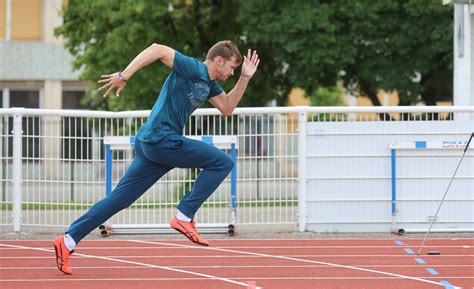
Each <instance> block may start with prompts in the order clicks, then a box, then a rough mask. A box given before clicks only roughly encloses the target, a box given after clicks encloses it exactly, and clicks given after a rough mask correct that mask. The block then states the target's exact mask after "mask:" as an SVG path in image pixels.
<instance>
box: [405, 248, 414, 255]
mask: <svg viewBox="0 0 474 289" xmlns="http://www.w3.org/2000/svg"><path fill="white" fill-rule="evenodd" d="M404 250H405V252H407V254H415V252H413V250H412V249H409V248H405V249H404Z"/></svg>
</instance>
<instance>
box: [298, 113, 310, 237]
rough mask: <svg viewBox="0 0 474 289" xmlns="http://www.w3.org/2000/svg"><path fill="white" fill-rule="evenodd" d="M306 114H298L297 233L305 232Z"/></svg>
mask: <svg viewBox="0 0 474 289" xmlns="http://www.w3.org/2000/svg"><path fill="white" fill-rule="evenodd" d="M307 117H308V114H307V113H306V112H304V111H301V112H299V113H298V132H299V133H298V231H299V232H305V231H306V215H307V214H306V121H307V119H306V118H307Z"/></svg>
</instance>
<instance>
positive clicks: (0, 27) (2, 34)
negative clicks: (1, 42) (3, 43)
mask: <svg viewBox="0 0 474 289" xmlns="http://www.w3.org/2000/svg"><path fill="white" fill-rule="evenodd" d="M6 32H7V1H6V0H0V39H5V38H6V34H7V33H6Z"/></svg>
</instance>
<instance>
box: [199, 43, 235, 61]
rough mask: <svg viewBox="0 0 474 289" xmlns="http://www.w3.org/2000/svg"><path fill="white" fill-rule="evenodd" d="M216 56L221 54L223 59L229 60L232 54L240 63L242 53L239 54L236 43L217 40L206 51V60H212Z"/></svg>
mask: <svg viewBox="0 0 474 289" xmlns="http://www.w3.org/2000/svg"><path fill="white" fill-rule="evenodd" d="M216 56H221V57H222V58H224V59H225V60H230V59H231V58H232V56H235V60H236V61H237V64H239V65H240V64H241V63H242V55H241V54H240V52H239V49H238V48H237V45H235V43H234V42H232V41H230V40H224V41H219V42H217V43H216V44H214V46H212V47H211V49H209V51H208V52H207V56H206V60H207V59H210V60H214V58H216Z"/></svg>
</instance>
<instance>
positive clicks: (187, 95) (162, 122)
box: [54, 41, 260, 274]
mask: <svg viewBox="0 0 474 289" xmlns="http://www.w3.org/2000/svg"><path fill="white" fill-rule="evenodd" d="M157 60H160V61H161V62H163V63H164V64H165V65H166V66H168V67H169V68H171V69H172V72H171V73H170V75H169V76H168V78H167V79H166V81H165V83H164V84H163V87H162V88H161V92H160V95H159V97H158V99H157V101H156V102H155V104H154V106H153V108H152V111H151V114H150V117H149V118H148V120H147V121H146V123H145V124H143V125H142V127H141V128H140V129H139V131H138V133H137V136H136V140H135V158H134V160H133V161H132V163H131V164H130V166H129V167H128V169H127V171H126V172H125V174H124V176H123V177H122V179H121V180H120V181H119V183H118V184H117V186H116V187H115V189H114V190H113V192H112V193H111V194H110V195H108V196H106V197H105V198H104V199H102V200H100V201H99V202H97V203H96V204H94V205H93V206H92V207H91V208H90V209H89V210H88V211H87V212H86V213H85V214H84V215H82V216H81V217H80V218H78V219H77V220H76V221H74V222H73V223H72V224H71V226H70V227H69V228H68V229H67V232H66V235H64V236H58V237H56V238H55V239H54V249H55V251H56V263H57V266H58V269H59V270H60V271H61V272H63V273H65V274H72V271H71V269H70V268H69V259H70V257H71V255H72V253H73V252H74V248H75V247H76V245H77V244H78V243H79V242H80V241H81V240H82V239H83V238H84V237H85V236H87V235H88V234H89V233H90V232H91V231H92V230H94V229H95V228H97V227H98V226H99V225H101V224H103V223H104V222H105V221H106V220H108V219H109V218H110V217H112V216H113V215H114V214H116V213H117V212H119V211H120V210H122V209H125V208H127V207H129V206H130V205H131V204H132V203H133V202H135V201H136V200H137V199H138V198H139V197H140V196H141V195H142V194H143V193H145V191H147V190H148V189H149V188H150V187H151V186H152V185H153V184H154V183H155V182H156V181H158V180H159V179H160V178H161V177H162V176H163V175H164V174H166V173H167V172H168V171H170V170H171V169H173V168H201V169H202V171H201V172H200V173H199V175H198V176H197V178H196V181H195V183H194V186H193V188H192V190H191V191H190V192H188V193H186V194H185V195H184V196H183V198H182V199H181V201H180V203H179V204H178V207H177V209H178V211H177V214H176V216H175V217H174V218H173V219H172V220H171V223H170V226H171V227H172V228H173V229H175V230H177V231H178V232H180V233H182V234H183V235H185V236H186V237H187V238H188V239H189V240H191V241H192V242H194V243H196V244H199V245H203V246H208V245H209V242H208V241H207V240H205V239H203V238H202V237H201V236H200V235H199V233H198V232H197V230H196V224H195V222H194V220H193V219H194V215H195V214H196V212H197V211H198V209H199V208H200V207H201V205H202V204H203V203H204V201H205V200H206V199H207V198H208V197H209V196H210V195H211V194H212V193H213V192H214V190H215V189H216V188H217V187H218V186H219V184H220V183H221V182H222V181H223V180H224V179H225V177H226V176H227V175H228V174H229V172H230V171H231V170H232V168H233V166H234V163H233V161H232V159H231V158H229V157H228V156H227V155H226V154H225V153H223V152H222V151H220V150H219V149H217V148H215V147H213V146H211V145H209V144H206V143H204V142H201V141H197V140H191V139H188V138H185V137H183V135H182V132H183V127H184V125H185V123H186V122H187V119H188V118H189V116H190V115H191V114H192V113H193V111H194V110H196V109H197V108H198V107H199V106H201V105H202V104H203V103H204V101H206V100H208V101H209V102H210V103H211V104H212V105H213V106H214V107H216V108H217V109H218V110H219V111H220V112H221V113H222V114H224V115H226V116H229V115H231V114H232V112H233V111H234V109H235V107H236V106H237V104H238V103H239V101H240V99H241V98H242V95H243V94H244V92H245V89H246V88H247V84H248V82H249V80H250V78H252V76H253V75H254V74H255V72H256V71H257V67H258V64H259V63H260V59H259V58H258V54H257V51H255V50H254V51H253V52H252V51H251V50H250V49H249V50H248V52H247V55H246V56H244V57H243V65H242V71H241V74H240V78H239V80H238V82H237V84H236V85H235V87H234V88H233V89H232V90H231V91H230V92H229V93H225V92H224V90H223V89H222V88H221V87H220V86H219V84H218V83H217V81H220V82H224V81H225V80H226V79H227V78H229V77H231V76H233V75H234V70H235V69H236V68H237V67H238V66H239V65H240V64H241V63H242V56H241V54H240V52H239V50H238V48H237V46H236V45H235V44H234V43H233V42H232V41H221V42H218V43H216V44H215V45H214V46H212V47H211V49H209V51H208V53H207V56H206V59H205V61H204V62H201V61H199V60H197V59H196V58H192V57H188V56H185V55H183V54H181V53H180V52H178V51H176V50H174V49H172V48H170V47H168V46H165V45H161V44H152V45H151V46H150V47H148V48H146V49H145V50H143V51H142V52H141V53H140V54H138V55H137V56H136V57H135V58H134V59H133V61H132V62H131V63H130V64H129V65H128V66H127V68H126V69H125V70H124V71H120V72H116V73H113V74H108V75H102V76H101V78H102V79H101V80H99V81H98V82H99V83H105V84H104V85H103V86H102V87H100V88H99V91H103V90H106V92H105V94H104V97H105V96H107V95H108V94H109V93H110V92H112V91H115V94H116V95H117V96H119V95H120V92H121V91H122V89H124V88H125V86H126V85H127V82H128V81H130V79H131V77H132V76H133V74H134V73H135V72H137V71H138V70H140V69H141V68H143V67H145V66H147V65H149V64H151V63H153V62H155V61H157Z"/></svg>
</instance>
